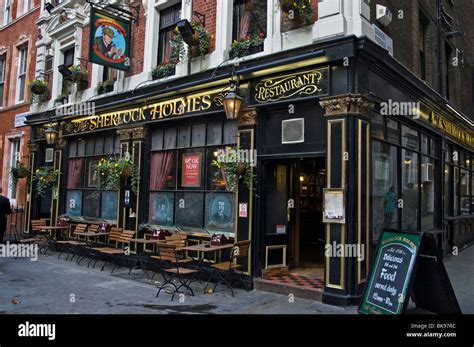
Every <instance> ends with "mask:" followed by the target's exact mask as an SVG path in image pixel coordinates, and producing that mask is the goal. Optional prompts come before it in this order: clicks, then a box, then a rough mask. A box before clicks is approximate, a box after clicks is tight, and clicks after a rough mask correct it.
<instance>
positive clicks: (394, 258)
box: [359, 231, 422, 314]
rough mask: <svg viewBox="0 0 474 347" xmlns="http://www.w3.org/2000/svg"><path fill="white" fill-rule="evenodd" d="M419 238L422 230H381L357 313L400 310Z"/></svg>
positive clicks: (404, 302) (405, 295)
mask: <svg viewBox="0 0 474 347" xmlns="http://www.w3.org/2000/svg"><path fill="white" fill-rule="evenodd" d="M421 239H422V234H421V233H403V232H388V231H384V232H383V234H382V236H381V238H380V243H379V246H378V248H377V254H376V258H375V263H374V265H373V267H372V272H371V275H370V278H369V281H368V283H367V286H366V288H365V292H364V296H363V297H362V302H361V305H360V307H359V312H360V313H366V314H400V313H402V311H403V310H404V309H405V304H406V303H407V302H408V298H407V293H408V289H409V285H410V281H411V278H412V275H413V271H414V267H415V263H416V259H417V256H418V252H419V248H420V243H421Z"/></svg>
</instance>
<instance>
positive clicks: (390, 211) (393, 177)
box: [372, 141, 398, 240]
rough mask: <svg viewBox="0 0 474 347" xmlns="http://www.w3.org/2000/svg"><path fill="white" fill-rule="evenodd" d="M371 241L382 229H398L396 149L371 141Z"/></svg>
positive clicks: (375, 238) (376, 238)
mask: <svg viewBox="0 0 474 347" xmlns="http://www.w3.org/2000/svg"><path fill="white" fill-rule="evenodd" d="M372 160H373V162H372V167H373V175H372V208H373V211H372V215H373V223H372V225H373V240H378V238H379V236H380V233H381V231H382V230H383V229H398V160H397V148H396V147H395V146H390V145H388V144H385V143H382V142H379V141H373V155H372Z"/></svg>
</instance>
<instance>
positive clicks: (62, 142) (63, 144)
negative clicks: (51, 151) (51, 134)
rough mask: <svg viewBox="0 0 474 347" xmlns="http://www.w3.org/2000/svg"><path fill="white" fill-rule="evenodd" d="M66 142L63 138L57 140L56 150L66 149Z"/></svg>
mask: <svg viewBox="0 0 474 347" xmlns="http://www.w3.org/2000/svg"><path fill="white" fill-rule="evenodd" d="M66 144H67V141H66V139H65V138H64V137H60V138H58V140H57V141H56V146H55V147H56V149H64V148H65V147H66Z"/></svg>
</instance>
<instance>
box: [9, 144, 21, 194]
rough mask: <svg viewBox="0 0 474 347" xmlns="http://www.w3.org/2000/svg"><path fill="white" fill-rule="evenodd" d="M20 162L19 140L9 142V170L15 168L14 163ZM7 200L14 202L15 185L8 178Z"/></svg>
mask: <svg viewBox="0 0 474 347" xmlns="http://www.w3.org/2000/svg"><path fill="white" fill-rule="evenodd" d="M18 160H20V139H13V140H10V168H14V167H16V162H17V161H18ZM8 198H9V199H11V200H16V184H13V181H12V180H11V178H10V176H9V179H8Z"/></svg>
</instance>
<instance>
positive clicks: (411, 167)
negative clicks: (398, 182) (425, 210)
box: [401, 149, 419, 231]
mask: <svg viewBox="0 0 474 347" xmlns="http://www.w3.org/2000/svg"><path fill="white" fill-rule="evenodd" d="M401 164H402V199H403V209H402V229H403V230H408V231H416V230H418V210H419V203H418V189H419V183H418V154H417V153H415V152H412V151H409V150H406V149H402V163H401Z"/></svg>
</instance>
